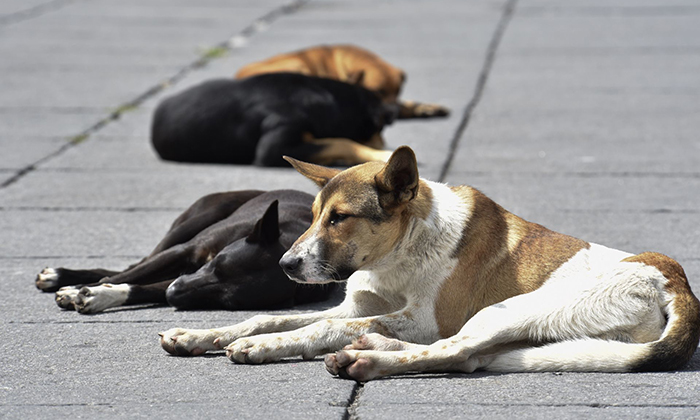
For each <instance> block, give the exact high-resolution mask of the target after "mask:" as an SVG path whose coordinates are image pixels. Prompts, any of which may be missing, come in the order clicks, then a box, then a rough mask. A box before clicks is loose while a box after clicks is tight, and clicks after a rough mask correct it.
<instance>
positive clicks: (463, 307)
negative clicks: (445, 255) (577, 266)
mask: <svg viewBox="0 0 700 420" xmlns="http://www.w3.org/2000/svg"><path fill="white" fill-rule="evenodd" d="M452 189H453V191H455V193H457V194H458V195H459V196H461V197H462V198H463V200H464V201H465V202H467V203H471V207H472V208H471V213H472V217H471V218H470V219H469V222H468V224H467V226H466V227H465V229H464V231H463V232H462V238H461V240H460V243H459V246H458V248H457V249H456V250H455V257H456V258H458V260H459V263H458V266H457V268H456V269H455V270H454V272H453V274H452V275H451V276H450V277H449V278H448V279H447V280H446V281H445V282H444V283H443V284H442V287H441V289H440V294H439V296H438V299H437V301H436V302H435V317H436V319H437V322H438V327H439V332H440V335H441V336H442V337H450V336H452V335H454V334H456V333H457V332H458V331H459V330H460V328H462V326H463V325H464V324H465V323H466V322H467V320H468V319H469V318H471V317H472V316H473V315H474V314H475V313H477V312H478V311H480V310H481V309H483V308H485V307H487V306H489V305H492V304H494V303H497V302H501V301H503V300H505V299H508V298H510V297H513V296H516V295H519V294H522V293H528V292H531V291H533V290H535V289H537V288H538V287H540V286H541V285H542V284H543V283H544V282H545V281H546V280H547V278H548V277H549V276H550V275H551V274H552V272H553V271H554V270H556V269H557V268H558V267H559V266H561V265H562V264H563V263H564V262H566V261H568V260H569V259H570V258H571V257H572V256H573V255H574V254H576V253H577V252H578V251H580V250H581V249H583V248H588V247H589V244H588V243H587V242H585V241H582V240H580V239H576V238H572V237H570V236H567V235H563V234H560V233H556V232H553V231H551V230H549V229H546V228H544V227H543V226H540V225H538V224H535V223H530V222H527V221H525V220H523V219H521V218H519V217H517V216H515V215H513V214H511V213H509V212H507V211H506V210H504V209H503V208H502V207H501V206H499V205H498V204H496V203H495V202H493V201H492V200H491V199H489V198H488V197H486V196H485V195H484V194H482V193H481V192H479V191H478V190H475V189H473V188H471V187H468V186H461V187H453V188H452Z"/></svg>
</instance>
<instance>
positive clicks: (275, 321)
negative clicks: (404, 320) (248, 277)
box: [158, 308, 344, 356]
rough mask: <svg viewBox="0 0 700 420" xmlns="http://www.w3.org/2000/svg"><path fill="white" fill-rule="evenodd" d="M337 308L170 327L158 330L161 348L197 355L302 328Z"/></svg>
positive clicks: (339, 313) (334, 313) (338, 315)
mask: <svg viewBox="0 0 700 420" xmlns="http://www.w3.org/2000/svg"><path fill="white" fill-rule="evenodd" d="M343 315H344V314H343V312H342V311H341V310H339V309H338V308H332V309H329V310H327V311H322V312H314V313H309V314H299V315H256V316H254V317H252V318H250V319H249V320H247V321H244V322H241V323H239V324H235V325H231V326H228V327H222V328H213V329H184V328H171V329H169V330H167V331H165V332H162V333H159V334H158V335H159V336H160V345H161V347H163V350H165V351H167V352H168V353H170V354H172V355H175V356H198V355H200V354H202V353H205V352H207V351H213V350H221V349H223V348H224V347H226V346H227V345H229V344H231V343H232V342H233V341H234V340H236V339H238V338H241V337H248V336H251V335H257V334H267V333H272V332H282V331H289V330H294V329H297V328H301V327H304V326H307V325H309V324H312V323H314V322H317V321H319V320H323V319H330V318H342V317H343Z"/></svg>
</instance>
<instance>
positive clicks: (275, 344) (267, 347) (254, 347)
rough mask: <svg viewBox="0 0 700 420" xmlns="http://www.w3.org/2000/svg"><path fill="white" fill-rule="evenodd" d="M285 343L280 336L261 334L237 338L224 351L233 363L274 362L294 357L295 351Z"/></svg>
mask: <svg viewBox="0 0 700 420" xmlns="http://www.w3.org/2000/svg"><path fill="white" fill-rule="evenodd" d="M286 342H287V340H286V339H285V337H284V336H283V335H281V334H263V335H256V336H252V337H245V338H239V339H238V340H236V341H234V342H233V343H231V344H229V345H228V346H227V347H225V348H224V350H226V356H228V358H229V359H231V361H232V362H235V363H251V364H259V363H268V362H276V361H278V360H280V359H281V358H283V357H287V356H294V355H296V354H295V350H294V349H292V348H291V347H290V346H288V345H287V344H285V343H286ZM305 358H307V357H305Z"/></svg>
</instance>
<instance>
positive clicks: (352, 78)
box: [345, 70, 365, 85]
mask: <svg viewBox="0 0 700 420" xmlns="http://www.w3.org/2000/svg"><path fill="white" fill-rule="evenodd" d="M364 80H365V71H364V70H358V71H353V72H350V73H348V78H347V80H346V81H345V82H346V83H350V84H351V85H361V84H362V82H363V81H364Z"/></svg>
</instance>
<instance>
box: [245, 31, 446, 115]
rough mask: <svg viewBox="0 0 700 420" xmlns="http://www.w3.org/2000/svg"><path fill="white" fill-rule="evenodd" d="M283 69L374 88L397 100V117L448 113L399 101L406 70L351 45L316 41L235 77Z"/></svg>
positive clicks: (386, 98) (247, 68) (392, 101)
mask: <svg viewBox="0 0 700 420" xmlns="http://www.w3.org/2000/svg"><path fill="white" fill-rule="evenodd" d="M287 72H291V73H301V74H305V75H307V76H316V77H325V78H328V79H334V80H339V81H341V82H346V83H350V84H359V85H361V86H363V87H365V88H367V89H369V90H371V91H373V92H375V93H376V94H377V95H378V96H379V97H380V98H381V99H382V101H383V102H384V103H386V104H397V105H398V114H397V116H398V118H402V119H403V118H429V117H444V116H447V115H449V113H450V110H449V109H447V108H445V107H443V106H440V105H434V104H423V103H418V102H413V101H399V93H400V92H401V88H402V86H403V84H404V82H405V81H406V73H404V71H403V70H401V69H399V68H397V67H395V66H393V65H391V64H389V63H387V62H386V61H385V60H383V59H381V58H380V57H379V56H377V55H376V54H374V53H372V52H370V51H367V50H365V49H363V48H360V47H357V46H355V45H319V46H316V47H310V48H306V49H303V50H299V51H294V52H289V53H284V54H279V55H276V56H274V57H270V58H268V59H266V60H263V61H259V62H256V63H251V64H248V65H246V66H244V67H242V68H241V69H240V70H238V72H237V73H236V78H238V79H240V78H244V77H250V76H255V75H258V74H264V73H287Z"/></svg>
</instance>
